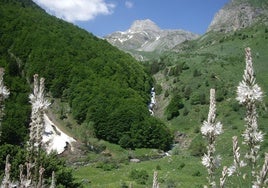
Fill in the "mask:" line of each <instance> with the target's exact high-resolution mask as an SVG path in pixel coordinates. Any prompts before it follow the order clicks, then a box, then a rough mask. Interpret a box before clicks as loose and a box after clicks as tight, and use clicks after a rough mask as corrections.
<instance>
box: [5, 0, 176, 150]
mask: <svg viewBox="0 0 268 188" xmlns="http://www.w3.org/2000/svg"><path fill="white" fill-rule="evenodd" d="M0 17H1V19H0V25H1V27H0V44H1V46H0V54H1V56H0V66H2V67H4V68H5V69H6V74H7V75H11V74H12V75H13V79H15V78H17V77H20V78H21V79H24V80H27V81H28V84H30V83H31V82H32V77H33V75H34V74H39V75H40V77H44V78H45V79H46V87H47V90H48V91H49V92H48V93H50V95H51V96H52V97H54V98H60V99H61V101H64V102H66V103H67V102H68V104H69V106H70V108H71V109H70V110H68V112H66V113H63V112H64V111H65V109H63V108H62V107H59V108H61V110H59V113H61V114H60V116H61V118H63V119H64V118H66V115H71V116H72V117H74V118H75V120H76V121H77V123H78V124H89V122H91V123H93V125H94V131H95V135H97V137H98V138H101V139H105V140H108V141H110V142H113V143H119V142H120V140H121V139H124V140H123V141H121V142H120V144H121V145H124V146H125V147H156V148H162V149H163V148H165V147H167V146H169V144H170V143H169V142H170V141H171V136H168V134H169V131H168V130H167V129H166V128H165V125H164V124H163V123H161V122H160V121H158V120H156V119H154V118H153V117H152V116H150V114H149V111H148V108H147V104H148V103H149V100H150V90H151V82H152V79H151V78H150V76H149V75H148V74H147V73H146V71H145V69H144V67H143V65H142V64H140V63H139V62H137V61H136V60H135V59H134V58H133V57H131V56H130V55H129V54H126V53H124V52H122V51H121V50H118V49H117V48H115V47H114V46H112V45H111V44H109V43H108V42H107V41H105V40H102V39H99V38H97V37H95V36H93V35H92V34H90V33H88V32H87V31H85V30H82V29H80V28H78V27H76V26H74V25H73V24H70V23H67V22H64V21H63V20H60V19H57V18H55V17H53V16H50V15H48V14H47V13H46V12H45V11H43V10H42V9H41V8H39V7H38V6H37V5H36V4H34V3H33V2H32V1H31V0H4V1H0ZM9 84H10V82H9ZM8 86H9V85H8ZM21 88H22V87H21V86H20V85H19V84H17V85H15V84H14V87H13V88H12V90H11V93H13V92H14V91H17V92H22V93H23V92H24V93H26V91H25V90H22V89H21ZM21 101H22V99H21ZM23 102H24V103H26V104H27V103H28V100H27V97H26V100H25V99H24V100H23ZM66 123H67V124H68V122H66ZM69 124H71V123H70V122H69ZM144 124H146V125H148V124H149V125H152V126H154V127H155V128H156V129H157V131H156V132H154V134H155V133H157V134H160V132H161V135H157V137H158V138H161V137H162V138H163V139H162V140H161V139H158V140H155V139H154V140H152V138H151V137H152V135H151V134H146V135H144V136H143V140H141V139H138V138H136V137H140V135H138V134H136V133H137V132H138V130H137V129H139V128H140V126H141V125H144ZM9 126H11V125H9ZM69 126H71V127H72V125H69ZM150 127H151V126H144V127H142V128H143V130H144V129H145V130H146V129H148V128H150ZM91 129H93V128H92V127H91ZM91 131H93V130H91ZM132 132H133V134H134V133H135V134H136V135H131V138H133V140H129V139H127V138H129V137H130V135H129V134H131V133H132ZM163 133H164V134H163ZM165 133H166V135H165ZM154 136H155V135H154ZM10 137H14V136H10ZM141 142H143V143H141ZM127 144H131V146H130V145H128V146H127Z"/></svg>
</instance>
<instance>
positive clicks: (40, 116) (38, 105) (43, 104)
mask: <svg viewBox="0 0 268 188" xmlns="http://www.w3.org/2000/svg"><path fill="white" fill-rule="evenodd" d="M29 98H30V103H31V104H32V113H31V123H30V139H29V148H28V149H29V151H30V152H31V155H33V154H36V153H38V152H39V150H40V148H41V146H42V134H43V131H44V113H45V110H46V109H47V108H48V106H49V105H50V103H49V102H48V100H46V99H45V79H44V78H41V79H40V83H39V81H38V75H37V74H35V75H34V89H33V93H32V94H30V96H29Z"/></svg>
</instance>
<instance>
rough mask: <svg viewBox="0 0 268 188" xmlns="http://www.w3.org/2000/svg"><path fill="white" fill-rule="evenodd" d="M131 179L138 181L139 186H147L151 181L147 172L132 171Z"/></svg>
mask: <svg viewBox="0 0 268 188" xmlns="http://www.w3.org/2000/svg"><path fill="white" fill-rule="evenodd" d="M129 177H130V178H131V179H133V180H134V181H136V182H137V183H138V184H142V185H145V184H146V182H147V181H148V179H149V175H148V173H147V171H146V170H136V169H134V170H132V171H131V172H130V175H129Z"/></svg>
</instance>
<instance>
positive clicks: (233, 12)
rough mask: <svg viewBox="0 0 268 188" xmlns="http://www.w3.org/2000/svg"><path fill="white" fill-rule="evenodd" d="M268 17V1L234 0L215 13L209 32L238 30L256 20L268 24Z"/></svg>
mask: <svg viewBox="0 0 268 188" xmlns="http://www.w3.org/2000/svg"><path fill="white" fill-rule="evenodd" d="M267 17H268V2H267V1H257V0H251V1H249V0H232V1H230V2H229V3H227V4H226V5H225V6H224V7H223V8H221V9H220V10H219V11H218V12H217V13H216V14H215V16H214V18H213V20H212V21H211V23H210V25H209V27H208V29H207V32H210V31H216V32H218V31H221V32H230V31H236V30H239V29H242V28H246V27H249V26H251V25H253V24H254V23H256V22H261V23H263V24H265V25H268V19H267Z"/></svg>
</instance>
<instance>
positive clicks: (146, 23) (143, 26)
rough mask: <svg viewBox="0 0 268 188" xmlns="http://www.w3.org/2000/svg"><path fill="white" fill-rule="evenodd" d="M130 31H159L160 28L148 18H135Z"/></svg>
mask: <svg viewBox="0 0 268 188" xmlns="http://www.w3.org/2000/svg"><path fill="white" fill-rule="evenodd" d="M130 30H131V31H135V32H140V31H147V30H150V31H159V30H160V28H159V27H158V26H157V25H156V24H155V23H154V22H153V21H151V20H150V19H146V20H136V21H134V22H133V24H132V25H131V27H130Z"/></svg>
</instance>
